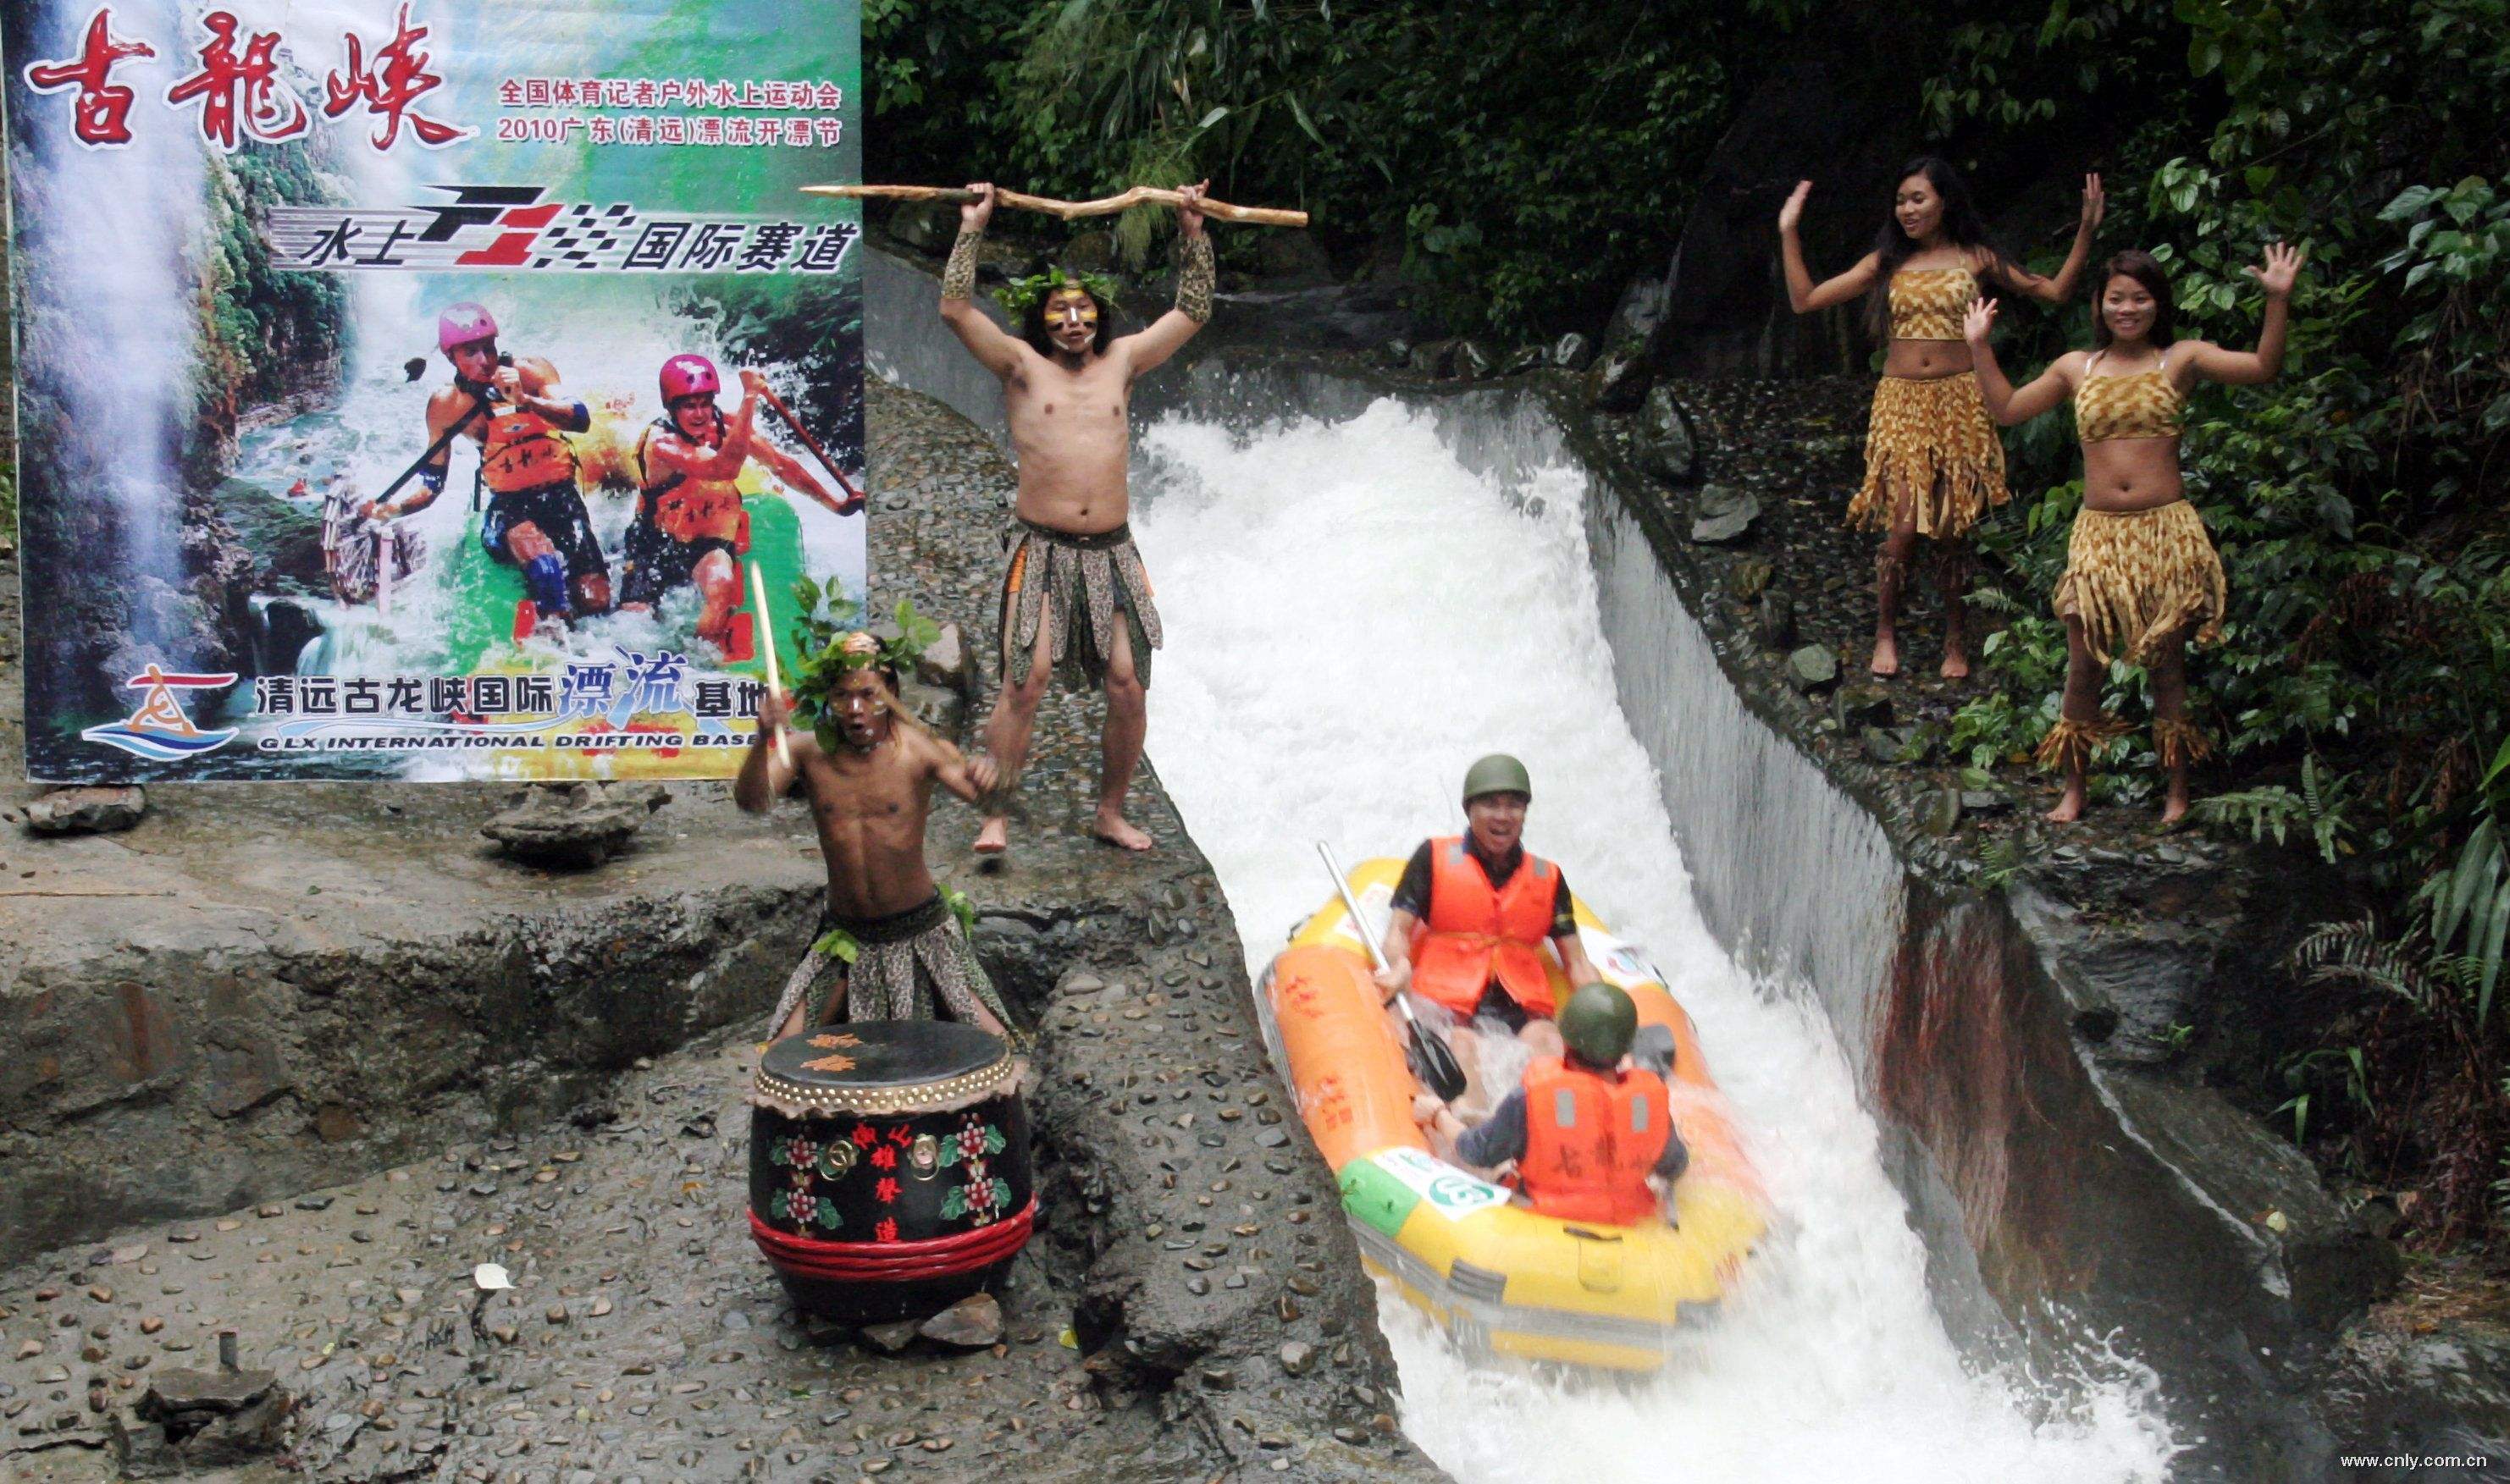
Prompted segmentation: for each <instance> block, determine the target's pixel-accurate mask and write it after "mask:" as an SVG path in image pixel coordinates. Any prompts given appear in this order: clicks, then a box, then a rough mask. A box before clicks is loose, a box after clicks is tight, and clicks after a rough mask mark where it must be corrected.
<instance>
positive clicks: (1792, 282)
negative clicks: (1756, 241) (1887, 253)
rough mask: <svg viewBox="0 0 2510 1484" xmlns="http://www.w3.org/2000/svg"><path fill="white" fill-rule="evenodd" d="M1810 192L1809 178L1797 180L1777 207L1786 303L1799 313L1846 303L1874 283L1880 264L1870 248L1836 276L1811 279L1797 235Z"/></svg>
mask: <svg viewBox="0 0 2510 1484" xmlns="http://www.w3.org/2000/svg"><path fill="white" fill-rule="evenodd" d="M1811 194H1812V182H1811V181H1809V180H1799V181H1797V182H1796V188H1795V190H1794V192H1793V193H1791V194H1790V195H1789V196H1788V197H1787V201H1786V204H1785V205H1782V206H1780V207H1778V256H1779V257H1780V258H1781V259H1783V260H1784V261H1785V263H1786V269H1787V305H1788V307H1789V308H1791V309H1793V310H1794V311H1795V312H1796V313H1797V314H1799V315H1809V314H1811V313H1812V312H1813V311H1815V310H1826V309H1828V308H1830V307H1831V306H1832V305H1834V304H1845V303H1846V302H1847V301H1848V300H1850V299H1853V298H1855V297H1857V296H1858V295H1859V294H1862V293H1864V292H1865V291H1866V290H1868V289H1870V288H1872V287H1873V286H1874V275H1875V272H1876V270H1877V269H1878V268H1879V267H1880V266H1881V260H1880V259H1878V258H1876V257H1875V255H1874V254H1872V253H1870V252H1869V253H1867V254H1866V255H1865V256H1863V257H1861V258H1858V259H1857V260H1856V266H1855V267H1853V268H1851V269H1849V270H1847V272H1845V273H1844V274H1841V275H1840V276H1839V277H1838V278H1827V279H1824V280H1823V281H1821V282H1820V283H1815V282H1813V280H1812V270H1811V269H1809V268H1806V266H1805V255H1804V241H1803V240H1802V239H1801V238H1799V237H1798V236H1797V235H1796V229H1797V228H1798V227H1799V226H1801V225H1803V222H1804V206H1805V198H1806V197H1807V196H1810V195H1811Z"/></svg>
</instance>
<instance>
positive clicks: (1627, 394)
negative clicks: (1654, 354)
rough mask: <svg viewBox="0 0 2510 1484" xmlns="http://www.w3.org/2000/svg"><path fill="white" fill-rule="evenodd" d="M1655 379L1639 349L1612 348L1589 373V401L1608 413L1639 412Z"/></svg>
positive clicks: (1587, 391)
mask: <svg viewBox="0 0 2510 1484" xmlns="http://www.w3.org/2000/svg"><path fill="white" fill-rule="evenodd" d="M1654 379H1655V378H1654V373H1652V372H1650V371H1649V370H1648V367H1647V361H1646V360H1645V359H1644V358H1643V357H1641V356H1640V354H1639V352H1638V351H1637V350H1636V349H1634V348H1631V347H1627V346H1623V347H1619V348H1616V349H1615V350H1610V351H1607V352H1604V353H1603V356H1602V357H1601V358H1600V359H1598V360H1597V361H1596V362H1595V364H1594V367H1593V368H1592V369H1591V370H1589V371H1588V372H1587V373H1586V401H1587V403H1588V404H1589V405H1591V406H1593V407H1595V408H1597V409H1599V410H1600V411H1604V412H1636V411H1638V409H1639V403H1640V402H1642V401H1644V400H1646V398H1647V393H1648V385H1649V383H1651V382H1653V381H1654Z"/></svg>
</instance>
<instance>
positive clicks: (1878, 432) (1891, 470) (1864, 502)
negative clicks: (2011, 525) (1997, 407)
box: [1847, 371, 2013, 541]
mask: <svg viewBox="0 0 2510 1484" xmlns="http://www.w3.org/2000/svg"><path fill="white" fill-rule="evenodd" d="M2012 498H2013V497H2012V495H2011V493H2010V492H2008V491H2007V490H2006V489H2005V487H2004V442H2003V440H2002V439H2001V438H1999V437H1998V436H1997V427H1996V423H1995V420H1993V419H1991V418H1990V417H1989V416H1988V415H1987V403H1986V402H1985V401H1984V400H1982V399H1981V398H1980V396H1979V394H1978V378H1977V377H1976V376H1973V375H1971V374H1970V373H1969V372H1967V371H1963V372H1960V373H1959V375H1955V376H1938V377H1929V378H1926V379H1924V380H1919V379H1915V378H1911V377H1905V376H1886V377H1884V378H1883V382H1882V385H1880V386H1878V387H1876V388H1875V389H1874V416H1873V419H1872V421H1871V422H1870V423H1869V424H1868V425H1867V427H1866V429H1865V484H1864V487H1863V488H1862V489H1859V490H1858V491H1857V492H1856V498H1855V499H1854V500H1851V501H1848V502H1847V524H1848V525H1850V526H1853V527H1856V528H1857V529H1859V530H1865V531H1889V530H1890V529H1891V528H1892V527H1893V526H1894V525H1896V524H1897V523H1898V521H1897V515H1898V512H1900V511H1902V510H1911V511H1913V513H1914V516H1915V520H1916V525H1917V530H1918V534H1919V535H1920V536H1923V537H1930V538H1934V539H1936V540H1946V541H1948V540H1953V539H1956V538H1959V537H1960V536H1961V535H1962V534H1963V533H1965V532H1967V531H1968V530H1969V528H1970V527H1972V526H1974V525H1976V524H1977V523H1978V518H1979V517H1980V516H1982V515H1985V514H1986V513H1987V511H1988V509H1989V507H1990V506H1993V505H2000V504H2002V503H2004V502H2005V501H2008V500H2010V499H2012Z"/></svg>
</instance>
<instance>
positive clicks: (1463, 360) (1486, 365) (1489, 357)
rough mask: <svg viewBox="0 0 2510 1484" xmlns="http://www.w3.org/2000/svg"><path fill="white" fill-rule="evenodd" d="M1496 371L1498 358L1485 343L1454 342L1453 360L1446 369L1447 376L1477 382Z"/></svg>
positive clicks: (1472, 341) (1471, 341)
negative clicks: (1454, 352)
mask: <svg viewBox="0 0 2510 1484" xmlns="http://www.w3.org/2000/svg"><path fill="white" fill-rule="evenodd" d="M1498 369H1499V356H1498V355H1497V354H1496V353H1494V352H1492V350H1491V348H1490V346H1489V345H1488V344H1487V343H1486V342H1483V341H1479V340H1460V341H1458V342H1456V354H1455V359H1454V361H1453V363H1452V364H1451V365H1450V366H1449V367H1448V374H1449V375H1451V376H1460V377H1463V378H1464V379H1465V380H1466V381H1476V382H1477V381H1480V380H1481V379H1482V378H1484V377H1486V376H1489V375H1490V374H1491V373H1492V372H1494V371H1497V370H1498Z"/></svg>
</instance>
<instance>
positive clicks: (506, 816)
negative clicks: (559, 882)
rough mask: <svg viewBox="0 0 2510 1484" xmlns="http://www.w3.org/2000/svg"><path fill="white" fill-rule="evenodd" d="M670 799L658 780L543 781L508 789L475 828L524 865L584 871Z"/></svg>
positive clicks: (623, 845)
mask: <svg viewBox="0 0 2510 1484" xmlns="http://www.w3.org/2000/svg"><path fill="white" fill-rule="evenodd" d="M670 800H671V796H670V794H669V792H668V791H667V790H666V789H664V788H663V787H662V786H661V785H659V784H651V783H563V784H548V785H543V786H541V787H538V788H531V789H525V790H522V791H520V792H519V793H517V794H516V795H514V796H513V798H510V799H509V801H508V807H507V808H506V810H505V811H504V812H503V813H500V814H499V815H497V816H496V817H495V818H494V819H491V820H489V821H488V822H487V823H486V824H484V825H482V826H480V827H479V833H480V834H481V835H486V836H487V837H488V838H490V839H492V840H495V841H496V842H497V844H498V845H499V846H500V847H502V848H503V849H504V851H505V853H506V854H507V855H509V856H511V857H513V859H515V860H517V861H520V862H522V863H524V864H525V865H529V866H548V867H555V868H558V869H561V870H569V871H585V870H589V869H590V868H592V867H595V866H598V865H600V864H601V863H602V862H604V861H607V860H609V859H610V858H611V857H612V856H614V855H617V854H618V853H619V852H620V851H622V850H624V849H626V848H627V846H628V840H629V839H630V838H632V837H633V836H634V835H635V834H636V832H637V831H638V830H640V829H643V828H644V825H645V821H646V819H647V818H648V817H650V816H651V815H652V814H653V812H654V811H655V810H657V809H659V808H661V807H662V806H663V805H665V804H666V803H668V802H670Z"/></svg>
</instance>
